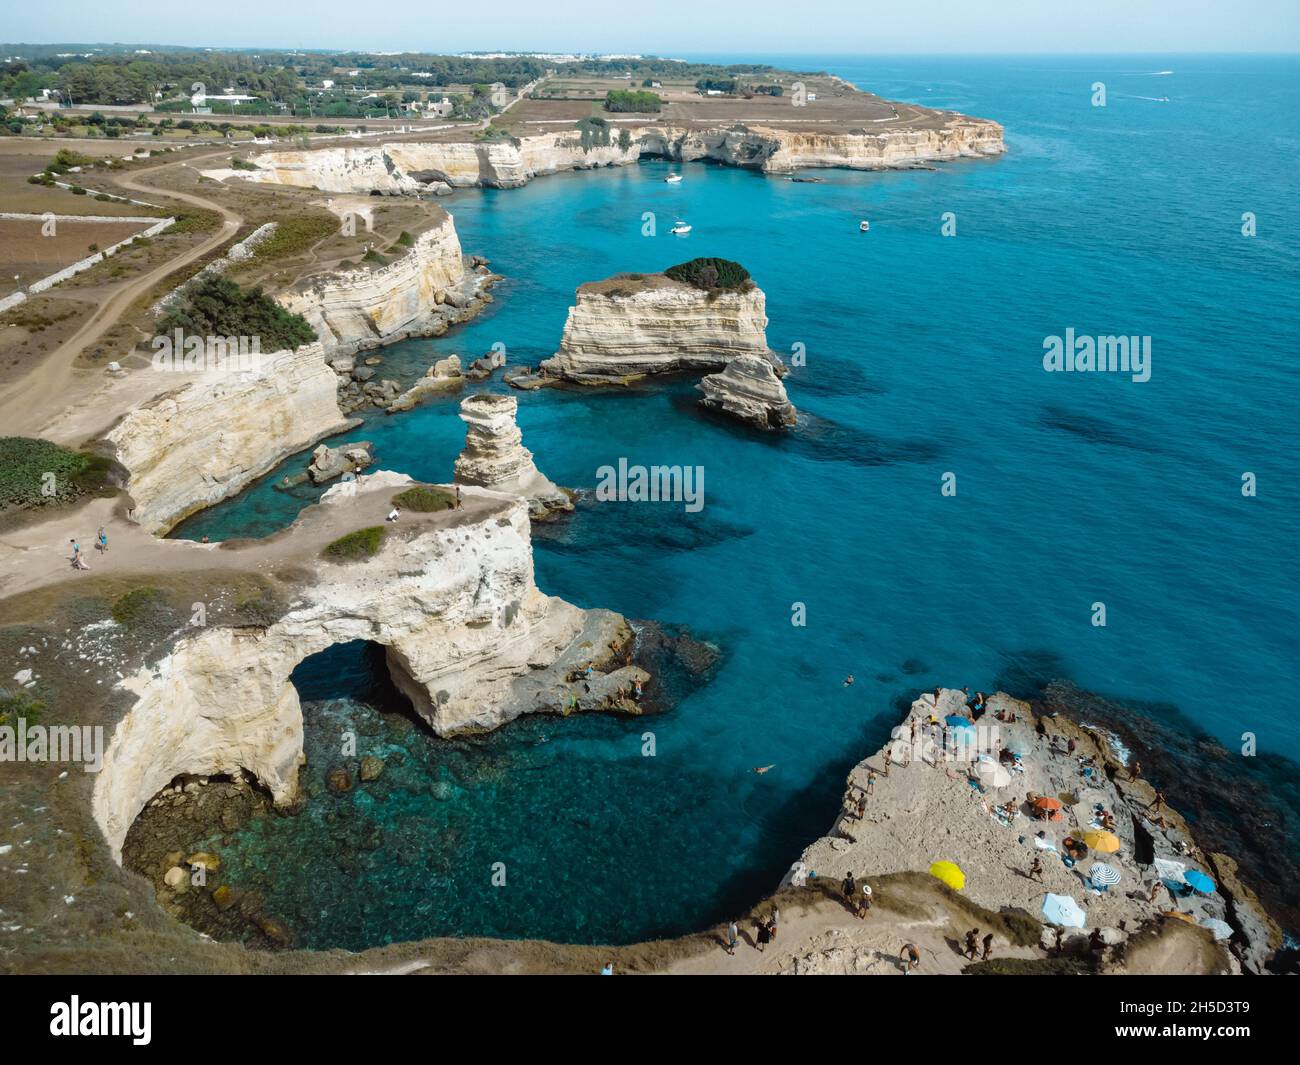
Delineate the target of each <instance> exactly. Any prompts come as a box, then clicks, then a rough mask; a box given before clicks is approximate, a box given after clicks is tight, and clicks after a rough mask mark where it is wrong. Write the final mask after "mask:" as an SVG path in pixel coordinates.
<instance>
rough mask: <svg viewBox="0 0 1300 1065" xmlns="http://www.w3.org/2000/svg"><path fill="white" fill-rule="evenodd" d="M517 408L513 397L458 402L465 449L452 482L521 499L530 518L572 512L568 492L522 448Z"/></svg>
mask: <svg viewBox="0 0 1300 1065" xmlns="http://www.w3.org/2000/svg"><path fill="white" fill-rule="evenodd" d="M518 406H519V403H518V401H517V400H516V399H515V397H514V396H502V395H495V394H492V393H488V392H480V393H478V394H477V395H473V396H468V397H466V398H465V399H463V400H461V401H460V417H461V420H462V421H463V422H464V423H465V425H466V427H467V429H466V433H465V448H464V450H462V451H461V453H460V455H458V456H457V458H456V473H455V477H456V483H457V484H470V485H478V486H479V487H482V488H490V489H492V490H493V491H496V492H505V493H507V494H508V495H516V496H523V497H524V498H525V499H526V500H528V509H529V512H530V513H531V514H532V516H533V517H534V518H545V517H549V516H552V515H554V514H555V513H557V512H559V511H568V510H572V509H573V501H572V500H571V499H570V498H569V496H568V494H567V493H566V492H565V491H564V490H563V489H561V488H558V487H557V486H556V485H555V484H554V483H552V482H551V481H550V480H548V479H547V478H546V477H544V476H543V475H542V473H541V471H540V470H538V468H537V466H536V465H535V464H534V463H533V453H532V452H531V451H529V450H528V449H527V448H526V447H524V445H523V434H522V433H521V432H520V431H519V425H518V424H517V422H516V421H515V417H516V414H517V413H518Z"/></svg>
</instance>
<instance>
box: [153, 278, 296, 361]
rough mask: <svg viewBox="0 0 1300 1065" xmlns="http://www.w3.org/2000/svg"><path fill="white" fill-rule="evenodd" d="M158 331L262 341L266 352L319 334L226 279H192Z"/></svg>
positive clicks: (253, 291)
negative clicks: (177, 330) (178, 330)
mask: <svg viewBox="0 0 1300 1065" xmlns="http://www.w3.org/2000/svg"><path fill="white" fill-rule="evenodd" d="M157 329H158V332H159V333H170V332H172V331H173V330H176V329H180V330H181V331H182V332H184V333H186V334H187V335H189V336H200V337H204V336H217V337H227V336H244V337H257V338H258V342H259V343H260V345H261V350H262V351H265V352H271V351H283V350H285V349H286V348H297V347H299V346H301V345H303V344H310V343H311V342H312V341H313V340H315V339H316V331H315V330H314V329H312V327H311V326H310V325H308V324H307V320H306V319H305V318H303V317H302V315H299V314H290V313H289V312H288V311H286V310H285V309H284V308H283V307H281V306H280V305H279V304H278V303H276V302H275V300H273V299H271V297H270V296H268V295H266V293H264V292H263V291H262V287H261V286H260V285H258V286H257V287H256V288H253V289H249V290H247V291H245V290H244V289H242V288H240V287H239V285H238V284H236V283H235V282H234V281H232V280H230V278H228V277H225V276H224V275H221V274H218V275H216V276H214V277H205V278H200V279H199V280H197V281H192V282H191V283H190V284H189V285H187V286H186V287H185V288H184V289H183V290H182V293H181V298H180V299H179V300H177V301H176V303H175V304H174V305H173V306H172V307H171V308H170V309H168V310H167V311H166V312H165V313H164V314H163V315H162V316H161V317H160V318H159V319H158V322H157Z"/></svg>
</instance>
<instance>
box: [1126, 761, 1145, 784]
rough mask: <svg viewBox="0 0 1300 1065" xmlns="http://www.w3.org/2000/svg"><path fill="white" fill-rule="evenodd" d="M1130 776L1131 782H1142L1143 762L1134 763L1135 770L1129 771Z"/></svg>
mask: <svg viewBox="0 0 1300 1065" xmlns="http://www.w3.org/2000/svg"><path fill="white" fill-rule="evenodd" d="M1128 775H1129V779H1130V780H1141V779H1142V763H1141V762H1134V763H1133V768H1132V769H1130V770H1129V774H1128Z"/></svg>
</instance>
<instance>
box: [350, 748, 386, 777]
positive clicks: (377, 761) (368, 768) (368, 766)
mask: <svg viewBox="0 0 1300 1065" xmlns="http://www.w3.org/2000/svg"><path fill="white" fill-rule="evenodd" d="M383 772H384V760H383V759H382V758H376V757H375V756H374V755H373V754H368V755H366V756H365V757H364V758H363V759H361V768H360V769H359V770H358V771H357V776H358V777H360V778H361V782H362V783H363V784H365V783H368V782H369V781H372V780H378V779H379V777H380V776H381V775H382V773H383Z"/></svg>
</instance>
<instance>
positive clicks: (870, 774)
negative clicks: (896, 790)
mask: <svg viewBox="0 0 1300 1065" xmlns="http://www.w3.org/2000/svg"><path fill="white" fill-rule="evenodd" d="M875 793H876V771H875V770H874V769H868V770H867V794H868V795H874V794H875ZM864 805H865V804H864Z"/></svg>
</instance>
